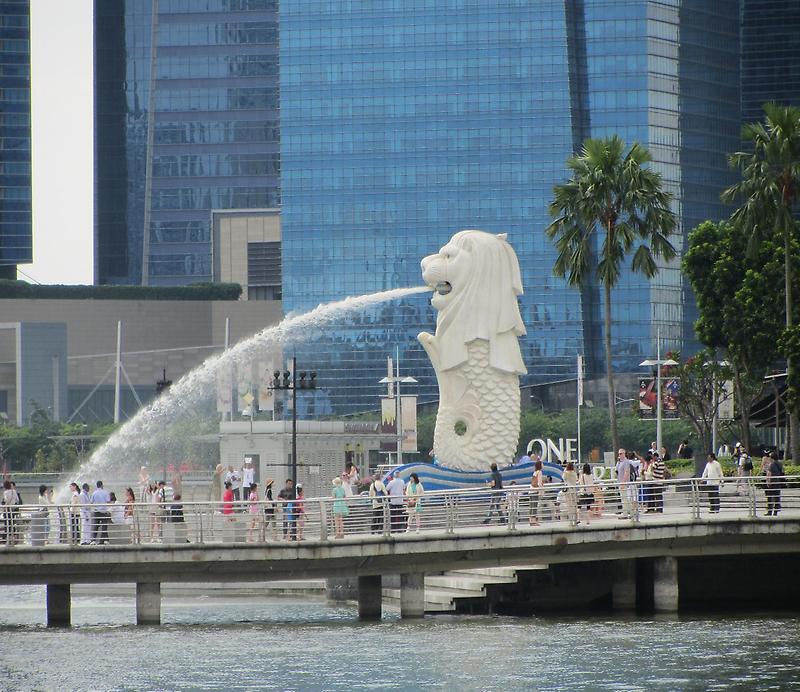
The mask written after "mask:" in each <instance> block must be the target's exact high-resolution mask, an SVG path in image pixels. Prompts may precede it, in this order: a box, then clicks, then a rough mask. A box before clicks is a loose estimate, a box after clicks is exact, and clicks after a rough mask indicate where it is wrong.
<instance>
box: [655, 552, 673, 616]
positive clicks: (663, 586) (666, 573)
mask: <svg viewBox="0 0 800 692" xmlns="http://www.w3.org/2000/svg"><path fill="white" fill-rule="evenodd" d="M678 595H679V591H678V560H677V559H676V558H674V557H656V558H653V609H654V610H655V611H656V612H657V613H676V612H677V611H678Z"/></svg>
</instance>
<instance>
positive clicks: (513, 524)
mask: <svg viewBox="0 0 800 692" xmlns="http://www.w3.org/2000/svg"><path fill="white" fill-rule="evenodd" d="M518 502H519V493H517V492H516V491H514V490H511V491H509V492H508V494H507V495H506V506H507V508H508V530H509V531H516V529H517V503H518Z"/></svg>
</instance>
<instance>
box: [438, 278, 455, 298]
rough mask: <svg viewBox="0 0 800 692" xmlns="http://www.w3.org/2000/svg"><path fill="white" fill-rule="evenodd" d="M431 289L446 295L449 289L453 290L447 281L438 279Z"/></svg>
mask: <svg viewBox="0 0 800 692" xmlns="http://www.w3.org/2000/svg"><path fill="white" fill-rule="evenodd" d="M433 290H434V291H435V292H436V293H438V294H439V295H440V296H446V295H447V294H448V293H450V291H452V290H453V287H452V286H451V285H450V282H449V281H440V282H439V283H438V284H436V286H434V288H433Z"/></svg>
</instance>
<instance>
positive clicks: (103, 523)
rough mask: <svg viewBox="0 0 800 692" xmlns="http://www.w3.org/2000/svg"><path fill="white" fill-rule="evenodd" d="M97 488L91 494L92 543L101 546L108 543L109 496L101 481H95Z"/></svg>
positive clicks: (109, 521) (109, 520)
mask: <svg viewBox="0 0 800 692" xmlns="http://www.w3.org/2000/svg"><path fill="white" fill-rule="evenodd" d="M96 485H97V487H96V488H95V490H94V492H93V493H92V520H93V523H94V531H93V534H92V535H93V540H92V543H96V544H97V545H103V544H104V543H108V525H109V524H110V523H111V511H110V510H109V506H108V505H109V503H110V502H111V496H110V495H109V494H108V491H107V490H106V489H105V488H104V487H103V481H97V483H96Z"/></svg>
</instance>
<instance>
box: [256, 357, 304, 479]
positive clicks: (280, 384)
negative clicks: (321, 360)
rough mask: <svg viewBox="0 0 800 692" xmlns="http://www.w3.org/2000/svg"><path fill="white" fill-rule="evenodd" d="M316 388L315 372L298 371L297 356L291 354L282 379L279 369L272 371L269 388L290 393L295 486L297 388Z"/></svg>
mask: <svg viewBox="0 0 800 692" xmlns="http://www.w3.org/2000/svg"><path fill="white" fill-rule="evenodd" d="M298 375H300V382H298V381H297V376H298ZM316 388H317V373H316V372H301V373H298V372H297V358H296V357H295V356H292V372H291V373H290V372H289V371H288V370H284V371H283V379H281V372H280V370H276V371H275V372H273V373H272V384H271V385H270V387H269V389H272V390H275V389H282V390H284V391H289V392H291V393H292V483H293V485H294V486H295V487H297V390H298V389H316ZM251 423H252V419H251Z"/></svg>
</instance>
